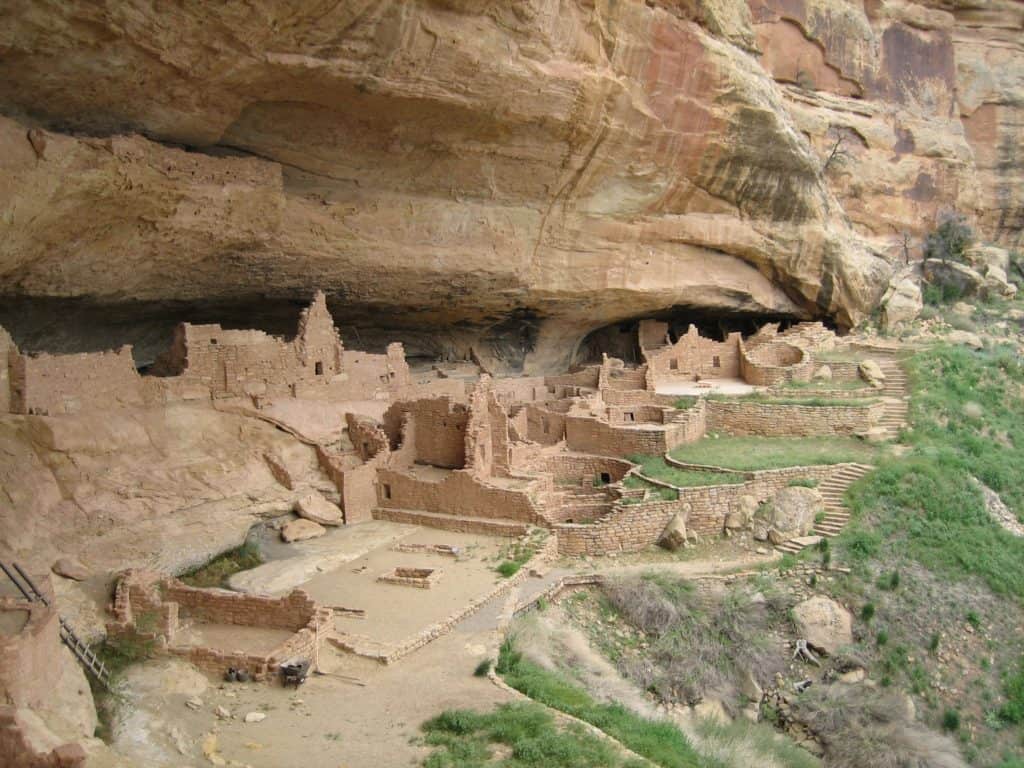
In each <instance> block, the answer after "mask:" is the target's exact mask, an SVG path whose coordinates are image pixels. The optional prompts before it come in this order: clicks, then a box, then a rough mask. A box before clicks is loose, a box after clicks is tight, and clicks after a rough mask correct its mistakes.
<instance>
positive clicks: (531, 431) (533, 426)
mask: <svg viewBox="0 0 1024 768" xmlns="http://www.w3.org/2000/svg"><path fill="white" fill-rule="evenodd" d="M523 410H524V411H525V415H526V435H525V437H526V439H527V440H531V441H532V442H535V443H540V444H541V445H554V444H555V443H558V442H561V441H562V440H564V439H565V419H566V415H565V413H559V412H558V411H555V410H553V409H552V408H550V407H542V406H537V405H528V406H526V408H524V409H523Z"/></svg>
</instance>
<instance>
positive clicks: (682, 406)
mask: <svg viewBox="0 0 1024 768" xmlns="http://www.w3.org/2000/svg"><path fill="white" fill-rule="evenodd" d="M699 399H700V398H697V397H694V396H693V395H683V396H682V397H679V398H677V399H676V401H675V403H673V406H674V407H675V408H676V410H680V411H685V410H689V409H690V408H693V406H695V405H696V404H697V400H699Z"/></svg>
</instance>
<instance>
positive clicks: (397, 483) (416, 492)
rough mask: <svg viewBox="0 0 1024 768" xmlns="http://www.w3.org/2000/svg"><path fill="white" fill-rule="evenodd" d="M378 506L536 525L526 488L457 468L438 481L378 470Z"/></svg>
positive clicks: (535, 516)
mask: <svg viewBox="0 0 1024 768" xmlns="http://www.w3.org/2000/svg"><path fill="white" fill-rule="evenodd" d="M377 504H378V506H380V507H388V508H396V509H410V510H423V511H425V512H438V513H441V514H448V515H460V516H468V517H482V518H504V519H508V520H519V521H521V522H524V523H530V524H536V523H537V522H538V521H539V516H538V512H537V509H536V508H535V507H534V505H533V503H532V502H531V501H530V496H529V493H528V492H527V491H526V490H510V489H506V488H498V487H495V486H492V485H488V484H486V483H484V482H482V481H480V480H478V479H476V478H474V477H473V476H472V474H471V473H470V472H468V471H464V470H460V471H454V472H449V473H447V474H446V475H445V476H444V478H443V479H441V480H438V481H431V480H424V479H420V478H416V477H413V476H411V475H409V474H406V473H404V472H402V471H401V470H395V469H381V470H380V471H379V473H378V496H377Z"/></svg>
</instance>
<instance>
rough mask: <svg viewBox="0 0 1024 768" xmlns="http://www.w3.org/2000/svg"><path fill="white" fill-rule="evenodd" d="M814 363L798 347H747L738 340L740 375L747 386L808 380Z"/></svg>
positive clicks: (766, 345)
mask: <svg viewBox="0 0 1024 768" xmlns="http://www.w3.org/2000/svg"><path fill="white" fill-rule="evenodd" d="M813 373H814V360H813V359H812V358H811V356H810V355H809V354H808V353H806V352H805V351H804V350H802V349H800V348H799V347H795V346H792V345H790V344H784V343H782V342H769V343H765V344H759V345H757V346H753V347H747V346H746V345H744V343H743V341H742V340H740V376H741V377H742V378H743V380H744V381H745V382H747V383H748V384H753V385H755V386H759V387H769V386H772V385H774V384H781V383H782V382H785V381H810V380H811V375H812V374H813Z"/></svg>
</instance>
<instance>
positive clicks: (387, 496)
mask: <svg viewBox="0 0 1024 768" xmlns="http://www.w3.org/2000/svg"><path fill="white" fill-rule="evenodd" d="M381 490H382V491H383V492H384V498H385V499H390V498H391V486H390V485H388V484H387V483H384V484H382V485H381Z"/></svg>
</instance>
